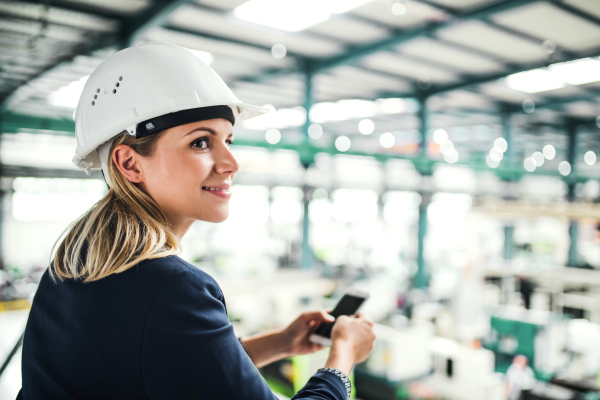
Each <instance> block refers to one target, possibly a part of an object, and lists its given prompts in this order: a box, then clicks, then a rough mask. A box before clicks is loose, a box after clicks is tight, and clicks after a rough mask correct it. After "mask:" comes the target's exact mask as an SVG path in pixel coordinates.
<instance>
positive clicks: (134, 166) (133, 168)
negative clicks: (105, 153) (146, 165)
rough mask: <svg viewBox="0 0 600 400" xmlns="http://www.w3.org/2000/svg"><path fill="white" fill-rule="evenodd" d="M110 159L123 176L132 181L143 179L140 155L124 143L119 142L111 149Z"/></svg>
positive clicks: (138, 181)
mask: <svg viewBox="0 0 600 400" xmlns="http://www.w3.org/2000/svg"><path fill="white" fill-rule="evenodd" d="M112 159H113V162H114V163H115V165H116V166H117V168H118V169H119V171H121V173H122V174H123V176H124V177H125V178H127V179H128V180H129V181H131V182H133V183H140V182H142V180H143V171H142V166H141V163H140V161H141V160H140V155H139V154H138V153H136V152H135V151H133V149H132V148H131V147H129V146H127V145H126V144H120V145H118V146H117V147H115V149H114V150H113V153H112Z"/></svg>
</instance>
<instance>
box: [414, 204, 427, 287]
mask: <svg viewBox="0 0 600 400" xmlns="http://www.w3.org/2000/svg"><path fill="white" fill-rule="evenodd" d="M430 202H431V196H429V195H426V194H421V204H420V205H419V228H418V235H419V242H418V248H417V276H416V277H415V286H416V287H418V288H426V287H428V286H429V271H428V270H427V264H426V263H425V236H426V235H427V207H428V206H429V203H430Z"/></svg>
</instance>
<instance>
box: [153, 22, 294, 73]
mask: <svg viewBox="0 0 600 400" xmlns="http://www.w3.org/2000/svg"><path fill="white" fill-rule="evenodd" d="M146 39H148V40H150V41H166V42H170V43H174V44H177V45H180V46H184V47H188V48H191V49H196V50H202V51H207V52H209V53H212V54H213V56H214V57H215V58H218V57H219V56H225V57H228V58H237V59H239V68H238V69H243V68H244V65H246V63H248V62H249V63H250V64H255V65H256V64H261V65H262V66H264V67H265V68H267V67H268V68H286V67H289V66H291V65H292V64H293V61H292V60H291V59H290V58H289V57H287V58H283V59H280V60H278V59H276V58H274V57H273V56H272V55H271V52H270V51H267V50H262V49H258V48H255V47H251V46H244V45H240V44H237V43H231V42H228V41H227V40H217V39H209V38H205V37H202V36H199V35H192V34H185V33H180V32H175V31H172V30H169V29H163V28H154V29H152V30H150V31H148V33H147V34H146ZM248 73H249V74H250V73H251V72H250V71H248Z"/></svg>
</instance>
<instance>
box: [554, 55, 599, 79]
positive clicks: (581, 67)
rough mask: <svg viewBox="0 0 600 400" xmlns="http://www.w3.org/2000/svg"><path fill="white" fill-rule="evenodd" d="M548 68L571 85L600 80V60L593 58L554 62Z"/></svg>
mask: <svg viewBox="0 0 600 400" xmlns="http://www.w3.org/2000/svg"><path fill="white" fill-rule="evenodd" d="M548 70H550V71H551V72H552V73H554V74H556V76H558V77H559V78H560V79H561V80H562V81H563V82H567V83H570V84H571V85H583V84H586V83H590V82H597V81H600V61H598V60H597V59H593V58H583V59H581V60H575V61H568V62H563V63H558V64H553V65H550V66H549V67H548Z"/></svg>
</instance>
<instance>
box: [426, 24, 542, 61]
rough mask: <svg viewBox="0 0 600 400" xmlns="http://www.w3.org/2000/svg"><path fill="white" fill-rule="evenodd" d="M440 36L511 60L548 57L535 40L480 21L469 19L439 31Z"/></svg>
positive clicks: (536, 59) (539, 59)
mask: <svg viewBox="0 0 600 400" xmlns="http://www.w3.org/2000/svg"><path fill="white" fill-rule="evenodd" d="M437 34H438V36H439V37H440V38H442V39H445V40H449V41H451V42H455V43H458V44H462V45H464V46H468V47H472V48H474V49H478V50H481V51H486V52H488V53H492V54H496V55H498V56H500V57H503V58H506V59H507V60H509V61H516V62H521V63H530V62H535V61H541V60H543V59H544V58H545V57H546V53H544V50H543V49H542V47H541V46H540V45H539V44H538V43H535V42H533V41H530V40H526V39H523V38H520V37H518V36H516V35H512V34H510V33H506V32H503V31H500V30H498V29H496V28H493V27H491V26H489V25H486V24H484V23H483V22H480V21H467V22H463V23H460V24H456V25H453V26H450V27H448V28H444V29H441V30H440V31H438V33H437Z"/></svg>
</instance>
